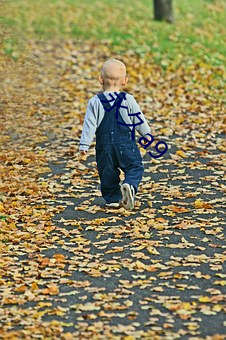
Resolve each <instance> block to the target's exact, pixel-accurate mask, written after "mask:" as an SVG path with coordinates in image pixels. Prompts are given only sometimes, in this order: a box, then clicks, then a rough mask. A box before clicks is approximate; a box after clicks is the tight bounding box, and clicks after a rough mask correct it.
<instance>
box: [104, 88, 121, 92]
mask: <svg viewBox="0 0 226 340" xmlns="http://www.w3.org/2000/svg"><path fill="white" fill-rule="evenodd" d="M103 90H104V92H120V89H119V88H118V87H107V88H105V89H103Z"/></svg>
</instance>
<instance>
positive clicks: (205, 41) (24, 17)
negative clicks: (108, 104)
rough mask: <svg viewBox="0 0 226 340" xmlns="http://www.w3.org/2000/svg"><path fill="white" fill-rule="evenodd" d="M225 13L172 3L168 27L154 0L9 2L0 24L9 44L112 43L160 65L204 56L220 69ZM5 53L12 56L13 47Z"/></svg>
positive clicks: (187, 0)
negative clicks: (19, 39)
mask: <svg viewBox="0 0 226 340" xmlns="http://www.w3.org/2000/svg"><path fill="white" fill-rule="evenodd" d="M0 9H1V5H0ZM225 9H226V2H225V1H224V0H216V1H214V0H174V12H175V18H176V21H175V24H173V25H170V24H168V23H164V22H155V21H154V20H153V8H152V0H140V1H139V0H123V1H113V0H102V1H99V0H92V1H90V0H83V1H82V2H81V1H78V0H38V1H36V0H8V1H7V7H6V6H5V7H4V11H0V12H1V13H2V12H3V13H4V14H3V15H1V16H0V24H3V25H5V26H7V27H8V29H9V30H10V32H11V33H10V35H11V36H10V39H11V40H13V38H12V36H21V35H23V36H24V37H26V38H35V39H51V38H54V39H56V38H59V39H66V38H75V39H80V40H81V39H82V40H87V39H91V40H97V41H101V40H103V39H108V40H110V41H111V43H112V49H113V50H115V51H125V50H128V49H133V50H135V51H137V52H138V53H140V54H142V53H145V52H147V51H152V52H153V54H154V57H155V58H156V60H174V59H177V60H178V61H179V60H180V62H181V61H182V59H183V58H184V60H186V59H189V58H195V59H196V58H204V57H205V58H206V59H207V60H206V61H207V62H209V63H211V64H212V65H221V64H223V62H224V55H226V44H225V38H224V37H225V29H224V27H225V22H226V14H225V13H226V11H225ZM14 40H15V38H14ZM6 41H7V39H6ZM8 45H9V44H8ZM11 45H12V44H11ZM5 48H6V47H5ZM6 50H7V51H8V53H9V54H10V53H11V54H13V49H10V48H9V46H8V48H6ZM181 55H182V56H183V58H182V57H181Z"/></svg>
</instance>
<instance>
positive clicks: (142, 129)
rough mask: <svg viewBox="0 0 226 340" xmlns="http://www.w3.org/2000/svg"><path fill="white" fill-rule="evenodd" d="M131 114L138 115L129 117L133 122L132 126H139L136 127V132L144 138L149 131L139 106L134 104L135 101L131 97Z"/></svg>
mask: <svg viewBox="0 0 226 340" xmlns="http://www.w3.org/2000/svg"><path fill="white" fill-rule="evenodd" d="M131 99H132V100H131V102H130V103H131V109H130V110H131V112H130V113H138V112H140V113H139V115H135V116H130V117H131V120H132V122H133V124H138V123H139V125H136V127H135V129H136V131H137V132H139V134H140V135H141V136H145V135H146V134H147V133H150V132H151V129H150V127H149V125H148V123H147V121H146V119H145V117H144V114H143V112H142V111H141V109H140V107H139V105H138V104H137V102H136V99H135V98H134V97H133V96H132V98H131Z"/></svg>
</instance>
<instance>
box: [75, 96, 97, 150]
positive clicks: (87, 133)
mask: <svg viewBox="0 0 226 340" xmlns="http://www.w3.org/2000/svg"><path fill="white" fill-rule="evenodd" d="M96 129H97V119H96V115H95V112H94V108H93V104H92V99H90V100H89V102H88V106H87V109H86V115H85V119H84V123H83V128H82V136H81V139H80V145H79V151H80V152H81V154H83V155H85V154H86V153H87V151H88V150H89V147H90V144H91V143H92V141H93V139H94V135H95V132H96Z"/></svg>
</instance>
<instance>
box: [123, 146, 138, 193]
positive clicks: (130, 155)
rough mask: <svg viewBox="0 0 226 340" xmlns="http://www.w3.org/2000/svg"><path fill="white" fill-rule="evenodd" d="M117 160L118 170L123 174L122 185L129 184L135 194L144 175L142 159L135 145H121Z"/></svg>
mask: <svg viewBox="0 0 226 340" xmlns="http://www.w3.org/2000/svg"><path fill="white" fill-rule="evenodd" d="M118 158H119V164H120V168H121V169H122V170H123V172H124V174H125V180H124V181H123V183H128V184H131V185H132V186H133V187H134V189H135V193H137V191H138V186H139V184H140V182H141V180H142V176H143V173H144V166H143V164H142V157H141V154H140V151H139V149H138V147H137V145H136V144H135V143H128V144H126V143H124V144H121V145H120V146H119V148H118Z"/></svg>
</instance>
